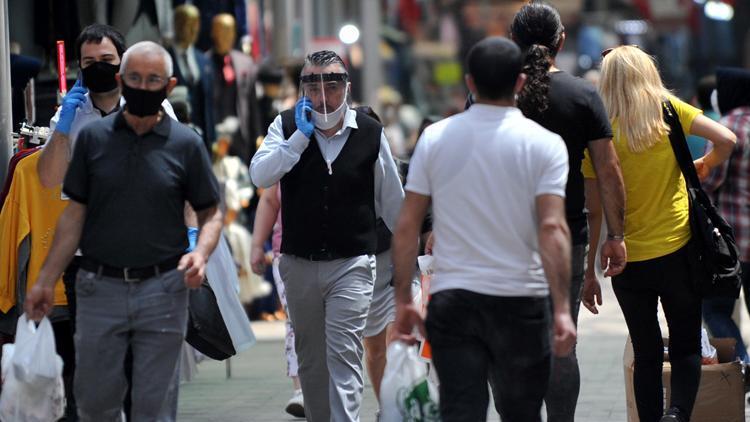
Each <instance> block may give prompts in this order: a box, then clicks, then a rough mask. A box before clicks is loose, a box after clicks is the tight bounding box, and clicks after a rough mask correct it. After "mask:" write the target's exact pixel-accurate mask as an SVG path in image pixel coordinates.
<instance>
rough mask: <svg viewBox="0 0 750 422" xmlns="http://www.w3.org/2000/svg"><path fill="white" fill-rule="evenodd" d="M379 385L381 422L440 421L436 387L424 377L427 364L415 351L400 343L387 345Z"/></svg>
mask: <svg viewBox="0 0 750 422" xmlns="http://www.w3.org/2000/svg"><path fill="white" fill-rule="evenodd" d="M386 362H387V363H386V365H385V372H384V374H383V381H382V383H381V386H380V420H381V421H382V422H437V421H439V420H440V408H439V407H438V392H437V388H436V387H435V386H434V385H433V384H432V382H431V381H430V380H429V379H428V377H427V365H426V364H425V363H424V362H422V361H420V359H419V357H418V356H417V349H416V347H414V346H408V345H406V344H404V343H403V342H400V341H394V342H393V343H391V344H390V345H389V346H388V352H387V353H386Z"/></svg>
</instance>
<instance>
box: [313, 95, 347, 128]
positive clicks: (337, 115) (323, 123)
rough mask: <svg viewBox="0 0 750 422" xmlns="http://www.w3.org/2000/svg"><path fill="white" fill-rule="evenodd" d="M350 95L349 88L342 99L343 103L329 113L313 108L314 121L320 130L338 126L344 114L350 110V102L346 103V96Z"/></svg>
mask: <svg viewBox="0 0 750 422" xmlns="http://www.w3.org/2000/svg"><path fill="white" fill-rule="evenodd" d="M348 95H349V90H348V89H347V90H346V93H345V94H344V101H342V102H341V105H340V106H339V107H338V108H337V109H336V110H334V111H331V112H328V113H318V112H317V111H315V110H313V111H312V117H313V123H315V127H317V128H318V129H320V130H328V129H331V128H333V127H334V126H336V125H337V124H338V123H339V122H340V121H341V119H343V118H344V115H346V112H347V111H348V110H349V104H347V103H346V98H347V96H348ZM324 101H325V100H324Z"/></svg>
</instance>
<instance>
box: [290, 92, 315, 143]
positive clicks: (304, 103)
mask: <svg viewBox="0 0 750 422" xmlns="http://www.w3.org/2000/svg"><path fill="white" fill-rule="evenodd" d="M311 113H312V102H311V101H310V99H309V98H307V97H302V98H300V99H299V100H298V101H297V104H296V105H295V106H294V123H296V124H297V129H299V131H300V132H302V133H303V134H304V135H305V136H307V137H308V138H309V137H311V136H312V134H313V131H314V130H315V125H314V124H313V122H312V116H311V115H310V114H311Z"/></svg>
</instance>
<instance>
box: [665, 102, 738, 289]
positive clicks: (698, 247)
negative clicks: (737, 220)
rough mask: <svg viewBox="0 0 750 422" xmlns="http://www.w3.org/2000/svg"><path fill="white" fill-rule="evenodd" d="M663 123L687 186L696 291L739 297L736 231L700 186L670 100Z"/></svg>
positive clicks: (666, 106)
mask: <svg viewBox="0 0 750 422" xmlns="http://www.w3.org/2000/svg"><path fill="white" fill-rule="evenodd" d="M664 121H665V122H666V123H667V124H668V125H669V127H670V132H669V142H670V143H671V144H672V150H673V151H674V155H675V158H677V163H678V164H679V166H680V170H682V174H683V175H684V176H685V181H686V183H687V192H688V201H689V203H690V229H691V231H692V235H693V236H692V240H691V242H690V243H691V245H690V246H691V249H692V256H693V257H694V262H692V263H691V264H693V265H694V272H695V273H696V274H695V286H696V289H697V291H698V293H699V294H700V295H701V296H703V297H733V298H737V297H739V295H740V287H742V280H741V278H740V276H741V269H740V259H739V248H737V243H736V242H735V239H734V230H732V227H731V226H730V225H729V224H728V223H727V221H726V220H724V218H723V217H722V216H721V215H719V212H718V211H717V209H716V207H715V206H714V205H713V204H712V203H711V199H710V198H709V197H708V195H707V194H706V192H705V191H704V190H703V188H702V187H701V184H700V180H699V179H698V173H697V172H696V171H695V166H694V165H693V159H692V157H691V156H690V150H689V149H688V146H687V141H686V140H685V133H684V131H683V130H682V125H681V124H680V120H679V117H678V116H677V112H676V111H675V109H674V106H673V105H672V103H671V102H669V101H665V102H664Z"/></svg>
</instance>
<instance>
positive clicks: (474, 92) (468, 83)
mask: <svg viewBox="0 0 750 422" xmlns="http://www.w3.org/2000/svg"><path fill="white" fill-rule="evenodd" d="M464 81H465V82H466V88H468V89H469V92H471V93H472V95H474V99H476V97H477V84H476V83H474V78H473V77H471V75H470V74H468V73H467V74H465V75H464Z"/></svg>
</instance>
